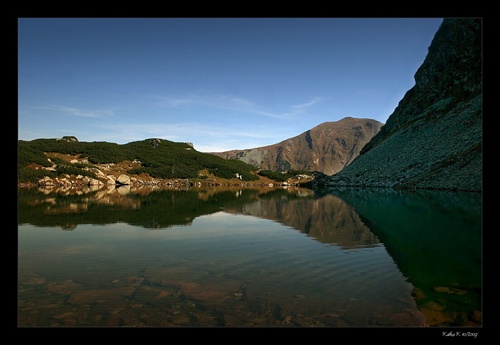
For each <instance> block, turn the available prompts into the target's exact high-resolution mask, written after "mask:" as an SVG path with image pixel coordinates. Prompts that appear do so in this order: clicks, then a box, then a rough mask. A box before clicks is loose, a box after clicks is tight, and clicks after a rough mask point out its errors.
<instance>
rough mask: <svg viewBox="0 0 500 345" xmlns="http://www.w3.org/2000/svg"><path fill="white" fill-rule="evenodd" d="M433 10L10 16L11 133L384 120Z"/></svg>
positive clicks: (228, 133) (196, 140) (102, 135)
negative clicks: (381, 14)
mask: <svg viewBox="0 0 500 345" xmlns="http://www.w3.org/2000/svg"><path fill="white" fill-rule="evenodd" d="M441 22H442V18H18V138H19V139H22V140H33V139H37V138H60V137H62V136H65V135H74V136H76V137H77V138H78V139H79V140H80V141H107V142H114V143H119V144H124V143H128V142H131V141H137V140H144V139H148V138H162V139H167V140H172V141H177V142H192V143H193V144H194V147H195V149H197V150H198V151H202V152H220V151H227V150H232V149H246V148H254V147H260V146H265V145H270V144H275V143H278V142H280V141H283V140H285V139H288V138H291V137H294V136H296V135H299V134H301V133H303V132H305V131H307V130H309V129H311V128H313V127H315V126H317V125H319V124H321V123H323V122H330V121H338V120H340V119H342V118H344V117H346V116H351V117H357V118H371V119H375V120H378V121H380V122H382V123H385V121H386V120H387V118H388V117H389V116H390V115H391V114H392V113H393V111H394V109H395V108H396V107H397V105H398V103H399V101H400V100H401V99H402V98H403V96H404V94H405V93H406V92H407V91H408V90H409V89H411V88H412V87H413V86H414V84H415V81H414V78H413V77H414V75H415V72H416V71H417V69H418V68H419V67H420V65H421V64H422V63H423V61H424V59H425V57H426V55H427V52H428V48H429V46H430V44H431V42H432V39H433V37H434V35H435V33H436V31H437V30H438V28H439V25H440V24H441Z"/></svg>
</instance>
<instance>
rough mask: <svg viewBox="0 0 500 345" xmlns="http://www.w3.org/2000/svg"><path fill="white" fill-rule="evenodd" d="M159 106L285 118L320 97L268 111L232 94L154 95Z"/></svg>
mask: <svg viewBox="0 0 500 345" xmlns="http://www.w3.org/2000/svg"><path fill="white" fill-rule="evenodd" d="M155 98H157V99H158V100H159V102H158V105H159V106H165V107H170V108H180V107H189V106H206V107H210V108H217V109H224V110H230V111H235V112H236V111H237V112H243V113H248V114H255V115H261V116H267V117H272V118H277V119H287V118H290V117H292V116H295V115H298V114H304V113H305V112H306V110H307V109H308V108H310V107H312V106H313V105H315V104H316V103H318V102H319V101H321V100H322V98H321V97H314V98H313V99H312V100H310V101H309V102H307V103H302V104H296V105H291V106H289V107H288V108H285V109H283V111H282V112H276V111H270V110H268V109H266V108H265V106H263V105H258V104H257V103H256V102H254V101H251V100H248V99H246V98H242V97H238V96H234V95H227V94H222V95H213V94H188V95H186V96H156V97H155Z"/></svg>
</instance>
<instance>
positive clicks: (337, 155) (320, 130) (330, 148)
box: [213, 117, 382, 175]
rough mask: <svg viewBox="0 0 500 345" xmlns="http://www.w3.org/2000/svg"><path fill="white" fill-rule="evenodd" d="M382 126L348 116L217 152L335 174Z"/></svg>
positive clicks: (263, 165) (269, 165)
mask: <svg viewBox="0 0 500 345" xmlns="http://www.w3.org/2000/svg"><path fill="white" fill-rule="evenodd" d="M381 126H382V123H380V122H378V121H376V120H372V119H358V118H352V117H346V118H344V119H342V120H339V121H336V122H325V123H322V124H320V125H318V126H316V127H314V128H312V129H310V130H308V131H306V132H304V133H302V134H300V135H298V136H296V137H293V138H290V139H287V140H284V141H282V142H280V143H278V144H274V145H269V146H263V147H257V148H253V149H246V150H233V151H225V152H214V153H213V154H215V155H218V156H220V157H223V158H225V159H239V160H241V161H243V162H245V163H249V164H252V165H253V166H255V167H257V168H260V169H264V170H272V171H287V170H290V169H293V170H302V171H304V170H305V171H319V172H322V173H324V174H327V175H331V174H335V173H337V172H339V171H340V170H342V169H343V168H344V167H346V166H347V165H349V164H350V163H351V162H352V161H353V160H354V158H356V157H357V156H358V155H359V153H360V151H361V149H362V148H363V146H364V145H365V144H366V143H367V142H369V141H370V139H371V138H373V136H374V135H375V134H377V133H378V131H379V130H380V128H381Z"/></svg>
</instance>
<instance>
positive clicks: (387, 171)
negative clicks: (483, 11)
mask: <svg viewBox="0 0 500 345" xmlns="http://www.w3.org/2000/svg"><path fill="white" fill-rule="evenodd" d="M482 139H483V136H482V21H481V19H463V18H460V19H445V20H444V21H443V23H442V24H441V26H440V28H439V30H438V31H437V33H436V35H435V37H434V39H433V40H432V43H431V45H430V47H429V50H428V54H427V56H426V58H425V61H424V62H423V64H422V66H421V67H420V68H419V69H418V70H417V72H416V74H415V86H414V87H413V88H412V89H410V90H409V91H408V92H407V93H406V94H405V96H404V97H403V99H402V100H401V101H400V103H399V105H398V107H397V108H396V109H395V111H394V113H393V114H392V115H391V116H390V117H389V118H388V120H387V123H386V124H385V125H384V126H383V127H382V128H381V130H380V132H379V133H377V135H375V136H374V137H373V139H372V140H371V141H370V142H369V143H368V144H366V145H365V146H364V147H363V149H362V150H361V153H360V155H359V156H358V157H357V158H356V159H355V160H354V161H353V162H352V163H351V164H350V165H349V166H347V167H346V168H345V169H343V170H342V171H340V172H339V173H338V174H336V175H334V176H323V177H322V178H316V179H315V184H316V185H317V186H319V185H325V186H377V187H392V188H401V189H407V188H408V189H410V188H411V189H414V188H419V189H420V188H422V189H450V190H466V191H481V190H482V162H483V159H482Z"/></svg>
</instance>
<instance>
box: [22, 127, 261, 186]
mask: <svg viewBox="0 0 500 345" xmlns="http://www.w3.org/2000/svg"><path fill="white" fill-rule="evenodd" d="M47 153H60V154H66V155H80V157H86V158H87V161H88V164H82V163H76V164H71V163H69V162H67V161H64V160H62V159H60V160H58V159H54V158H51V159H50V161H49V157H48V156H47ZM134 160H136V161H139V162H140V163H141V164H140V167H138V168H134V169H131V170H129V171H127V174H131V175H133V174H137V175H139V174H142V173H146V174H148V175H150V176H151V177H153V178H159V179H168V178H183V179H186V178H199V177H200V176H199V172H200V171H201V170H205V169H206V170H208V172H209V173H211V174H213V175H215V176H217V177H219V178H226V179H231V178H234V177H235V174H237V173H238V174H239V175H241V177H242V180H245V181H255V180H258V179H259V178H258V176H257V175H256V174H254V173H252V171H254V170H255V169H256V168H255V167H253V166H252V165H249V164H247V163H244V162H242V161H239V160H225V159H223V158H221V157H218V156H215V155H212V154H209V153H202V152H198V151H196V150H195V149H194V148H193V147H192V146H191V145H189V144H187V143H178V142H172V141H169V140H164V139H154V138H152V139H145V140H142V141H134V142H130V143H127V144H116V143H109V142H80V141H78V140H77V139H76V138H75V137H64V138H62V139H35V140H31V141H24V140H19V141H18V180H19V182H36V181H37V180H38V179H40V178H42V177H44V176H49V177H52V178H53V177H57V176H59V175H63V174H69V175H78V174H80V175H84V176H90V177H94V176H92V175H93V173H92V172H91V171H88V168H89V167H91V166H92V165H93V164H106V163H119V162H123V161H134ZM54 163H55V164H56V167H55V171H47V170H44V169H34V167H36V166H43V167H51V166H53V165H54Z"/></svg>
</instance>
